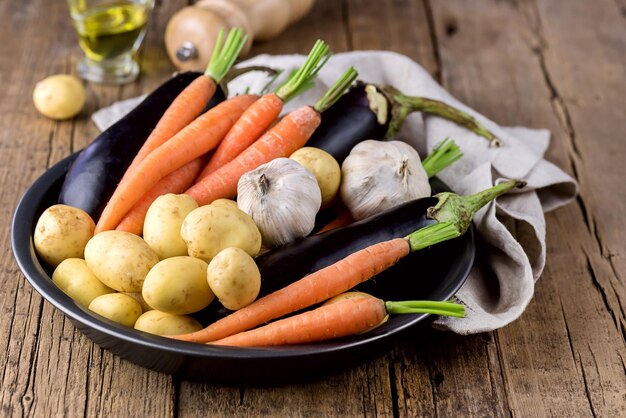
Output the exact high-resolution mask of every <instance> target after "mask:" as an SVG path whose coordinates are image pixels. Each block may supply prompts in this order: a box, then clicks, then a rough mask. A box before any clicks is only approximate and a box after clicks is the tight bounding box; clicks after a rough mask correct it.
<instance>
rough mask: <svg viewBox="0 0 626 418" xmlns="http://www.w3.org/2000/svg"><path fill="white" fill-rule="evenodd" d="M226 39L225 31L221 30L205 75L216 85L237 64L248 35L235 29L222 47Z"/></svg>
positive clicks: (229, 33)
mask: <svg viewBox="0 0 626 418" xmlns="http://www.w3.org/2000/svg"><path fill="white" fill-rule="evenodd" d="M223 38H224V29H220V32H219V34H218V36H217V41H216V42H215V47H214V48H213V54H212V55H211V59H210V60H209V65H208V66H207V69H206V71H205V72H204V75H206V76H207V77H211V78H212V79H213V80H214V81H215V83H216V84H217V83H220V82H221V81H222V79H223V78H224V77H225V76H226V74H228V71H229V70H230V68H231V67H232V66H233V64H234V63H235V60H236V59H237V57H238V56H239V53H240V52H241V49H242V48H243V46H244V45H245V44H246V41H247V40H248V35H245V34H244V32H243V30H241V29H239V28H233V29H231V30H230V32H228V37H227V38H226V42H225V43H224V45H223V46H222V41H223Z"/></svg>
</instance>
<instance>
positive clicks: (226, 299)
mask: <svg viewBox="0 0 626 418" xmlns="http://www.w3.org/2000/svg"><path fill="white" fill-rule="evenodd" d="M207 281H208V282H209V286H210V287H211V290H212V291H213V293H215V296H217V298H218V299H219V301H220V302H221V303H222V305H224V307H225V308H228V309H230V310H237V309H241V308H243V307H244V306H247V305H249V304H251V303H252V302H254V300H255V299H256V297H257V296H258V295H259V291H260V290H261V273H260V272H259V268H258V267H257V265H256V263H255V262H254V259H253V258H252V257H250V255H249V254H248V253H246V252H245V251H243V250H242V249H240V248H236V247H230V248H225V249H223V250H222V251H220V252H219V253H218V254H217V255H216V256H215V257H214V258H213V260H211V262H210V263H209V268H208V269H207Z"/></svg>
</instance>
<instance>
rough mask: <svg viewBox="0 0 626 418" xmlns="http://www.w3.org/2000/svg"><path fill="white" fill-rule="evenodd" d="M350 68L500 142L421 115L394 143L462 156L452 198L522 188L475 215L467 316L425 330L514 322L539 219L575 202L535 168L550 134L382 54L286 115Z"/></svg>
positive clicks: (538, 248) (236, 85) (538, 267)
mask: <svg viewBox="0 0 626 418" xmlns="http://www.w3.org/2000/svg"><path fill="white" fill-rule="evenodd" d="M303 60H304V57H303V56H301V55H283V56H269V55H261V56H257V57H254V58H253V59H251V60H248V61H246V62H244V63H242V64H241V65H251V64H262V65H267V66H270V67H275V68H281V69H285V71H284V73H283V74H289V73H290V72H291V70H293V69H295V68H297V67H298V66H299V65H300V64H301V63H302V62H303ZM350 65H352V66H354V67H355V68H356V69H357V70H358V71H359V79H360V80H363V81H366V82H371V83H377V84H381V85H384V84H391V85H393V86H394V87H396V88H397V89H399V90H400V91H402V92H403V93H405V94H408V95H419V96H424V97H428V98H432V99H437V100H442V101H444V102H446V103H448V104H450V105H452V106H455V107H457V108H460V109H462V110H464V111H466V112H468V113H470V114H471V115H473V116H474V117H475V118H476V119H478V120H479V121H480V122H481V123H483V124H484V125H485V126H486V127H487V128H488V129H490V130H491V131H492V132H493V133H495V134H496V135H497V136H498V138H500V140H501V141H502V143H503V145H502V147H500V148H494V147H491V146H490V145H489V143H488V142H487V141H486V140H485V139H484V138H482V137H479V136H478V135H476V134H474V133H472V132H470V131H468V130H466V129H465V128H463V127H460V126H458V125H456V124H454V123H452V122H449V121H447V120H444V119H442V118H439V117H435V116H423V115H421V114H413V115H411V116H410V117H408V118H407V120H406V122H405V124H404V126H403V128H402V130H401V131H400V133H399V134H398V138H397V139H400V140H404V141H406V142H408V143H410V144H411V145H413V146H414V147H415V148H416V149H417V150H418V151H419V152H420V154H421V155H426V154H427V153H428V152H430V150H432V148H433V147H434V146H435V144H437V143H438V142H440V141H441V140H443V139H444V138H446V137H451V138H453V139H454V140H455V141H456V143H457V144H458V145H459V146H460V148H461V149H462V151H463V153H464V156H463V158H462V159H461V160H459V161H458V162H456V163H455V164H454V165H453V166H451V167H450V168H448V169H446V170H444V171H443V172H442V173H440V174H439V177H440V178H441V179H442V180H443V181H444V182H446V183H447V184H448V185H449V186H450V187H451V188H452V189H453V190H454V191H455V192H457V193H459V194H470V193H475V192H478V191H480V190H483V189H486V188H488V187H491V186H492V185H493V184H495V183H496V182H498V181H499V180H500V179H504V178H515V179H524V180H526V181H527V183H528V185H527V187H526V188H524V189H523V190H520V191H517V192H515V193H512V194H509V195H506V196H502V197H500V198H498V199H497V202H496V204H490V205H488V206H487V207H485V208H483V209H481V210H480V211H479V212H478V213H477V214H476V217H475V219H474V222H475V224H476V227H477V230H478V232H479V234H480V241H479V243H480V245H483V246H484V247H485V248H484V251H481V253H482V254H484V256H483V257H481V259H480V260H477V262H476V263H475V265H474V267H473V269H472V271H471V273H470V276H469V278H468V279H467V282H466V283H465V284H464V285H463V287H462V288H461V289H460V291H459V292H458V293H457V298H458V300H459V301H461V302H462V303H464V304H465V305H466V307H467V315H466V317H465V318H448V317H440V318H439V319H437V320H436V321H435V322H434V326H435V327H437V328H439V329H446V330H450V331H453V332H456V333H459V334H472V333H477V332H484V331H491V330H494V329H496V328H500V327H503V326H505V325H507V324H509V323H510V322H511V321H513V320H515V319H517V318H518V317H519V316H520V315H521V314H522V312H523V311H524V309H525V308H526V306H527V305H528V303H529V302H530V300H531V298H532V296H533V292H534V283H535V281H536V280H537V279H538V278H539V277H540V275H541V272H542V271H543V268H544V266H545V260H546V242H545V238H546V237H545V234H546V227H545V219H544V213H545V212H547V211H550V210H553V209H556V208H558V207H560V206H563V205H565V204H567V203H569V202H570V201H572V199H574V197H575V196H576V193H577V185H576V182H575V181H574V180H573V179H572V178H571V177H570V176H568V175H567V174H566V173H564V172H563V171H562V170H560V169H559V168H558V167H556V166H555V165H553V164H552V163H550V162H549V161H546V160H545V159H544V153H545V151H546V149H547V148H548V145H549V142H550V133H549V132H548V131H546V130H537V129H528V128H524V127H502V126H499V125H498V124H497V123H495V122H493V121H491V120H489V119H488V118H486V117H485V116H483V115H481V114H479V113H477V112H476V111H474V110H473V109H471V108H469V107H468V106H466V105H464V104H463V103H461V102H459V101H458V100H456V99H455V98H454V97H452V96H451V95H450V94H449V93H448V92H447V91H446V90H445V89H444V88H442V87H441V86H440V85H439V84H437V82H435V81H434V80H433V79H432V77H430V75H429V74H428V72H426V71H425V70H424V69H423V68H422V67H421V66H419V65H418V64H417V63H416V62H414V61H412V60H410V59H409V58H407V57H405V56H402V55H399V54H396V53H392V52H386V51H359V52H348V53H341V54H336V55H334V56H333V57H332V58H331V60H330V61H329V62H328V64H327V65H326V66H325V67H324V68H323V69H322V71H321V72H320V74H319V76H318V82H317V83H316V86H315V87H314V88H313V89H311V90H309V91H307V92H305V93H304V94H302V95H301V96H299V97H297V98H296V99H294V100H293V101H291V102H289V103H288V104H287V106H286V109H285V110H289V109H292V108H295V107H297V106H300V105H301V104H312V103H315V101H316V100H317V99H319V98H320V97H321V95H322V94H323V93H324V92H325V91H326V90H327V89H328V87H329V86H330V85H331V84H332V83H333V82H334V81H335V80H336V79H337V78H338V77H339V76H340V75H341V74H342V73H343V71H345V69H346V68H347V67H348V66H350ZM267 82H268V79H267V76H266V75H265V74H262V73H249V74H245V75H243V76H241V77H239V78H237V79H235V80H233V81H232V82H231V83H230V84H229V89H230V94H231V95H232V94H237V93H241V92H243V91H245V90H246V89H247V88H249V90H250V91H252V92H258V91H260V90H261V89H262V88H263V87H264V86H265V85H266V84H267ZM277 82H280V79H279V80H277ZM134 105H136V103H130V106H125V104H124V103H122V104H117V105H116V106H115V107H114V110H116V111H118V112H117V113H116V114H114V113H112V112H111V110H107V109H103V110H101V111H99V112H96V114H94V121H95V122H96V124H97V125H98V126H99V127H100V128H101V129H103V128H106V127H107V126H108V125H110V124H111V123H113V122H114V121H115V120H117V119H116V118H118V117H119V115H123V114H125V113H126V112H127V111H128V110H130V109H129V107H132V106H134Z"/></svg>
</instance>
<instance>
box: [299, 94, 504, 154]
mask: <svg viewBox="0 0 626 418" xmlns="http://www.w3.org/2000/svg"><path fill="white" fill-rule="evenodd" d="M412 112H423V113H427V114H430V115H435V116H439V117H442V118H444V119H448V120H450V121H453V122H455V123H457V124H459V125H461V126H464V127H466V128H467V129H469V130H470V131H472V132H474V133H476V134H477V135H480V136H482V137H483V138H485V139H486V140H487V141H489V143H490V144H492V145H493V146H500V140H499V139H498V138H497V137H496V136H495V134H493V133H492V132H491V131H489V130H488V129H487V128H485V127H484V126H483V125H482V124H481V123H480V122H479V121H477V120H476V119H475V118H474V117H473V116H471V115H470V114H468V113H466V112H464V111H462V110H460V109H457V108H455V107H453V106H450V105H448V104H446V103H444V102H442V101H439V100H434V99H428V98H425V97H419V96H407V95H405V94H403V93H401V92H400V91H399V90H397V89H395V88H394V87H391V86H384V87H380V86H377V85H376V84H371V83H364V82H358V83H357V84H356V85H354V86H353V87H352V88H351V89H350V90H348V92H347V93H346V94H344V95H343V96H342V97H341V99H339V100H338V101H337V102H336V103H335V104H334V105H333V106H332V107H330V108H329V109H328V110H326V111H325V112H324V114H323V117H322V123H321V124H320V126H319V127H318V128H317V130H316V131H315V133H314V134H313V136H312V137H311V139H310V140H309V142H308V143H307V145H308V146H311V147H317V148H321V149H323V150H324V151H326V152H328V153H330V154H331V155H332V156H333V157H335V159H336V160H337V161H338V162H339V164H341V163H342V162H343V160H344V159H345V158H346V157H347V156H348V154H349V153H350V150H351V149H352V148H353V147H354V146H355V145H356V144H358V143H359V142H361V141H363V140H366V139H378V140H382V139H388V138H392V137H393V136H394V135H395V134H396V133H398V131H399V130H400V128H401V127H402V124H403V123H404V120H405V119H406V117H407V116H408V115H409V114H411V113H412Z"/></svg>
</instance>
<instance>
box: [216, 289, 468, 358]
mask: <svg viewBox="0 0 626 418" xmlns="http://www.w3.org/2000/svg"><path fill="white" fill-rule="evenodd" d="M464 312H465V309H464V307H463V305H459V304H456V303H451V302H435V301H432V302H431V301H404V302H385V301H383V300H381V299H378V298H375V297H373V296H369V297H368V296H365V297H358V298H349V299H343V300H340V301H338V302H336V303H333V304H329V305H323V306H320V307H319V308H316V309H313V310H310V311H306V312H304V313H301V314H298V315H294V316H291V317H289V318H285V319H281V320H279V321H276V322H272V323H270V324H268V325H264V326H262V327H259V328H256V329H253V330H250V331H245V332H240V333H239V334H235V335H231V336H230V337H226V338H223V339H220V340H217V341H213V342H212V343H211V344H212V345H227V346H236V347H255V346H256V347H262V346H265V347H266V346H276V345H287V344H303V343H310V342H316V341H324V340H329V339H333V338H339V337H345V336H348V335H355V334H361V333H364V332H367V331H370V330H371V329H373V328H376V327H378V326H379V325H381V324H382V323H384V322H385V321H386V320H387V318H388V316H389V314H396V313H402V314H405V313H433V314H437V315H448V316H456V317H463V316H464Z"/></svg>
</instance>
